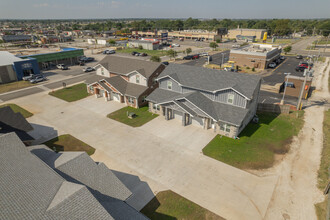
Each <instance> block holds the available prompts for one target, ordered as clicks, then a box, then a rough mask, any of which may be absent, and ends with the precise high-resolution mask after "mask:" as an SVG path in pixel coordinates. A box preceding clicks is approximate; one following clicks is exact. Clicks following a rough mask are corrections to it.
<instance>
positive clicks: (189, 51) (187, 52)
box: [186, 47, 192, 55]
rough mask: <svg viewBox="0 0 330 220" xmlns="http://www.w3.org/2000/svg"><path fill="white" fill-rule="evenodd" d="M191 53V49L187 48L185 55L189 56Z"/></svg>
mask: <svg viewBox="0 0 330 220" xmlns="http://www.w3.org/2000/svg"><path fill="white" fill-rule="evenodd" d="M191 52H192V49H191V48H190V47H188V48H187V49H186V54H187V55H188V54H190V53H191Z"/></svg>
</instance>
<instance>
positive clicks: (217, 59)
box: [184, 50, 230, 67]
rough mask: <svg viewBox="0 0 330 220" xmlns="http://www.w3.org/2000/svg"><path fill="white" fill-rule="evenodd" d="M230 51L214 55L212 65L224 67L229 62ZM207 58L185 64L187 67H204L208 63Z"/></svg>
mask: <svg viewBox="0 0 330 220" xmlns="http://www.w3.org/2000/svg"><path fill="white" fill-rule="evenodd" d="M229 53H230V51H229V50H226V51H223V52H219V53H216V54H213V55H212V61H211V62H210V64H215V65H220V64H221V65H222V64H223V63H226V62H227V61H228V60H229ZM206 59H207V57H200V58H199V59H196V60H192V61H189V62H186V63H184V64H185V65H190V66H199V67H202V66H203V65H204V64H205V63H206V62H207V60H206Z"/></svg>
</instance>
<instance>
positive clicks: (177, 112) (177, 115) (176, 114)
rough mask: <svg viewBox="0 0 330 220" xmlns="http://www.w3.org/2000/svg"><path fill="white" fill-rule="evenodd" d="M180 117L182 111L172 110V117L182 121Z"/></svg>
mask: <svg viewBox="0 0 330 220" xmlns="http://www.w3.org/2000/svg"><path fill="white" fill-rule="evenodd" d="M182 117H183V112H179V111H176V110H174V119H178V120H180V121H182Z"/></svg>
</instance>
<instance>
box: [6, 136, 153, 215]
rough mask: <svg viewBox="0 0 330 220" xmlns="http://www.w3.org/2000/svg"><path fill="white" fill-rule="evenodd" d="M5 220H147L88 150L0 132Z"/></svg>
mask: <svg viewBox="0 0 330 220" xmlns="http://www.w3.org/2000/svg"><path fill="white" fill-rule="evenodd" d="M0 161H1V169H0V219H86V220H87V219H95V220H97V219H100V220H105V219H127V220H130V219H141V220H145V219H148V218H147V217H145V216H144V215H142V214H141V213H139V212H138V211H137V210H135V209H133V208H132V207H131V206H129V205H128V204H127V203H126V202H125V200H127V198H128V197H130V196H131V194H132V193H131V192H130V191H129V190H128V189H127V187H126V186H125V185H124V184H123V183H122V182H121V181H120V180H119V179H118V178H117V177H116V176H115V174H114V173H113V172H112V171H111V170H109V169H108V168H107V167H106V166H105V165H104V164H103V163H95V162H94V161H93V160H92V159H91V158H90V157H89V156H88V155H87V154H86V153H85V152H62V153H55V152H53V151H51V150H50V149H48V148H47V147H46V146H44V145H40V146H33V147H25V146H24V145H23V144H22V142H21V141H20V140H19V138H18V137H17V136H16V135H15V134H14V133H9V134H4V135H0Z"/></svg>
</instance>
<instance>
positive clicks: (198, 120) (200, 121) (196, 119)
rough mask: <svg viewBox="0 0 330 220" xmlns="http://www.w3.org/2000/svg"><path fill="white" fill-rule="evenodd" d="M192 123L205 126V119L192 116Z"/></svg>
mask: <svg viewBox="0 0 330 220" xmlns="http://www.w3.org/2000/svg"><path fill="white" fill-rule="evenodd" d="M191 124H193V125H197V126H203V119H202V118H200V117H198V116H195V117H193V118H192V120H191Z"/></svg>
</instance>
